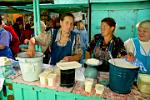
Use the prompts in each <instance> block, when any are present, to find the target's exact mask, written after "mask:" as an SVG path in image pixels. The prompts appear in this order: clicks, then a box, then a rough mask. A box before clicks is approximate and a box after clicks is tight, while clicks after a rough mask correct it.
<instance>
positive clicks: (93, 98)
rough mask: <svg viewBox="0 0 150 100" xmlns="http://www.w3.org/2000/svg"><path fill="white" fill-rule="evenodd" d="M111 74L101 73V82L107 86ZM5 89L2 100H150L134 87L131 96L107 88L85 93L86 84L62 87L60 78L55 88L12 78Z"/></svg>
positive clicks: (19, 76) (20, 77)
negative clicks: (99, 91) (101, 92)
mask: <svg viewBox="0 0 150 100" xmlns="http://www.w3.org/2000/svg"><path fill="white" fill-rule="evenodd" d="M108 76H109V73H107V72H100V76H99V82H100V83H101V84H104V85H105V84H107V83H108V80H109V77H108ZM4 87H5V89H3V91H2V92H1V96H0V99H1V100H103V99H108V100H111V99H112V100H150V95H146V94H142V93H141V92H139V91H138V89H137V87H136V86H133V88H132V90H131V93H129V94H117V93H115V92H113V91H111V90H110V89H109V87H107V86H105V89H104V92H103V94H102V95H98V94H96V93H95V89H94V88H93V90H92V92H91V93H87V92H85V91H84V82H80V81H76V83H75V85H74V86H73V87H71V88H66V87H60V86H59V78H57V81H56V84H55V85H54V86H53V87H49V86H41V85H40V82H39V81H35V82H25V81H23V79H22V75H21V74H18V75H17V76H15V77H10V78H9V79H6V80H5V86H4Z"/></svg>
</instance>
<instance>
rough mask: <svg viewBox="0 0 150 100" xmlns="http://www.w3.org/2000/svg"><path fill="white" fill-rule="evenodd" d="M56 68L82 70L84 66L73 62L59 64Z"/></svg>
mask: <svg viewBox="0 0 150 100" xmlns="http://www.w3.org/2000/svg"><path fill="white" fill-rule="evenodd" d="M56 66H57V67H59V68H60V69H61V70H68V69H75V68H80V67H81V66H82V65H81V64H80V63H78V62H77V61H71V62H59V63H57V64H56Z"/></svg>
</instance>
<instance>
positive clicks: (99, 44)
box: [87, 34, 127, 71]
mask: <svg viewBox="0 0 150 100" xmlns="http://www.w3.org/2000/svg"><path fill="white" fill-rule="evenodd" d="M87 51H88V52H90V54H94V58H97V59H99V60H101V61H103V63H106V62H107V61H108V60H109V59H110V58H111V57H110V53H111V55H112V57H113V58H120V57H122V56H125V55H126V54H127V53H126V50H125V47H124V43H123V41H122V40H121V39H120V38H119V37H115V36H114V35H113V37H112V40H110V42H109V43H108V44H105V43H104V38H103V36H102V35H101V34H96V35H95V36H94V39H93V40H92V41H91V42H90V44H89V47H88V48H87ZM105 67H106V66H105ZM107 67H108V65H107ZM104 70H106V71H108V70H109V69H108V68H106V69H104Z"/></svg>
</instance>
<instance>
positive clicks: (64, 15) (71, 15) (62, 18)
mask: <svg viewBox="0 0 150 100" xmlns="http://www.w3.org/2000/svg"><path fill="white" fill-rule="evenodd" d="M66 16H69V17H72V18H73V20H74V16H73V14H71V13H64V14H62V15H61V17H60V20H61V21H63V20H64V18H65V17H66Z"/></svg>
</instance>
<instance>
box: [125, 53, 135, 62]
mask: <svg viewBox="0 0 150 100" xmlns="http://www.w3.org/2000/svg"><path fill="white" fill-rule="evenodd" d="M126 58H127V60H128V61H129V62H133V61H134V60H135V57H134V54H133V53H131V52H129V53H128V54H127V55H126Z"/></svg>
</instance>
